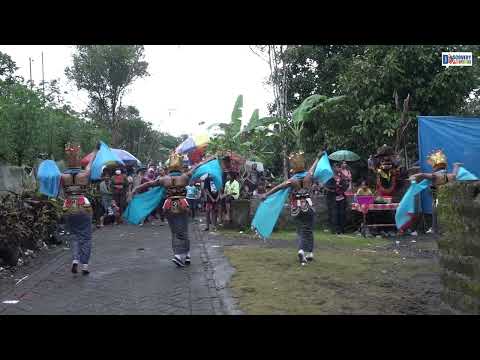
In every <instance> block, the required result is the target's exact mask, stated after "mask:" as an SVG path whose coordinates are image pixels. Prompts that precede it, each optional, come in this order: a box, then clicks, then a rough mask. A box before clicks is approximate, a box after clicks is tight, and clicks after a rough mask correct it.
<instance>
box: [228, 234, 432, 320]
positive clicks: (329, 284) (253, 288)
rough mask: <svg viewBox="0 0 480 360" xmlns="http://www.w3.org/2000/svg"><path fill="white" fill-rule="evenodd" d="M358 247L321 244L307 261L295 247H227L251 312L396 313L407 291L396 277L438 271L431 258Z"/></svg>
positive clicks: (237, 288)
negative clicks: (305, 262)
mask: <svg viewBox="0 0 480 360" xmlns="http://www.w3.org/2000/svg"><path fill="white" fill-rule="evenodd" d="M317 239H319V241H325V242H327V241H338V238H335V239H331V236H330V237H328V236H327V235H324V236H319V237H318V238H317ZM354 239H355V240H356V241H362V240H360V239H357V238H354ZM354 239H347V240H346V241H345V243H349V242H353V240H354ZM367 240H370V241H372V240H371V239H367ZM356 248H358V246H357V247H356ZM356 248H355V247H354V248H349V249H348V248H346V247H345V248H343V249H322V250H319V251H317V252H316V253H315V261H314V262H312V263H309V264H308V265H307V266H304V267H301V266H300V265H299V264H298V262H297V261H296V251H295V250H294V249H283V248H282V249H278V248H261V247H242V248H238V247H229V248H225V250H224V251H225V255H226V256H227V257H228V258H229V260H230V262H231V264H232V265H233V267H234V268H235V269H236V272H235V274H234V275H233V277H232V279H231V281H230V284H229V286H230V287H231V289H232V290H233V292H234V294H235V295H236V296H237V297H238V299H239V304H240V308H241V309H242V310H243V311H245V312H246V313H247V314H352V313H353V314H381V313H388V314H395V313H398V304H402V303H403V302H404V301H405V300H404V297H405V295H406V294H405V289H404V288H399V287H397V286H395V284H396V282H398V281H400V282H402V281H403V283H404V284H405V283H408V282H409V281H410V279H411V278H412V276H415V275H420V276H428V274H431V273H432V272H435V271H438V268H437V265H436V263H432V261H430V260H426V259H406V260H402V258H401V257H400V256H399V255H395V254H393V252H388V253H387V252H380V251H379V252H374V250H369V251H357V249H356Z"/></svg>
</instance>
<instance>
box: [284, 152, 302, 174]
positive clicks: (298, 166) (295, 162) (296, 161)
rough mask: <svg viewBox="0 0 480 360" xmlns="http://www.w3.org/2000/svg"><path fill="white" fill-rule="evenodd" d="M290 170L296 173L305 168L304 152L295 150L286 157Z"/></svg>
mask: <svg viewBox="0 0 480 360" xmlns="http://www.w3.org/2000/svg"><path fill="white" fill-rule="evenodd" d="M288 161H289V163H290V168H291V171H292V172H294V173H296V172H299V171H303V170H305V154H304V153H303V151H302V152H296V153H293V154H291V155H290V156H289V157H288Z"/></svg>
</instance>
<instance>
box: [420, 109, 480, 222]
mask: <svg viewBox="0 0 480 360" xmlns="http://www.w3.org/2000/svg"><path fill="white" fill-rule="evenodd" d="M418 147H419V157H420V168H421V171H422V172H431V171H432V167H431V166H430V165H429V164H428V163H427V156H428V155H429V153H430V152H431V151H433V150H437V149H442V150H443V152H444V153H445V155H446V156H447V159H448V171H449V172H450V171H452V167H453V163H455V162H461V163H463V166H464V167H465V168H466V169H468V171H470V172H471V173H472V174H473V175H474V176H476V177H480V118H479V117H456V116H419V117H418ZM422 209H423V212H424V213H427V214H431V213H432V196H431V192H430V190H429V189H427V190H426V191H423V192H422Z"/></svg>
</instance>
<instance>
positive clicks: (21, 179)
mask: <svg viewBox="0 0 480 360" xmlns="http://www.w3.org/2000/svg"><path fill="white" fill-rule="evenodd" d="M35 186H36V184H35V177H34V176H33V174H32V173H31V172H28V170H26V169H25V168H24V167H21V166H9V165H0V195H1V194H2V193H5V192H7V191H13V192H15V193H17V194H20V193H21V192H22V191H23V190H35Z"/></svg>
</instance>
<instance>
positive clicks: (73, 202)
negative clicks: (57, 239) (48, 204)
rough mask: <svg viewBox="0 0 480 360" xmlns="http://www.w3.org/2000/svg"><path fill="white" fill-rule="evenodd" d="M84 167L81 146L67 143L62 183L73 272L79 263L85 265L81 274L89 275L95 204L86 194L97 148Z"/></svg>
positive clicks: (76, 270) (75, 271)
mask: <svg viewBox="0 0 480 360" xmlns="http://www.w3.org/2000/svg"><path fill="white" fill-rule="evenodd" d="M99 149H100V144H98V146H97V149H96V150H95V151H94V153H93V156H92V158H91V160H90V162H89V163H88V165H87V166H86V168H85V170H82V169H81V168H80V157H79V155H80V146H71V145H68V146H67V147H66V149H65V154H66V159H67V164H68V168H67V169H66V170H65V171H64V172H63V174H62V175H61V180H60V185H61V187H62V188H63V191H64V196H65V200H64V204H63V210H64V214H65V215H64V216H65V222H66V224H67V227H68V228H69V231H70V233H71V234H72V235H73V237H72V252H73V261H72V273H74V274H76V273H77V272H78V266H79V264H81V265H82V274H83V275H88V274H89V269H88V263H89V261H90V253H91V249H92V206H91V204H90V202H89V201H88V199H87V197H86V193H87V187H88V184H89V182H90V170H91V166H92V163H93V161H94V160H95V156H96V154H97V151H98V150H99Z"/></svg>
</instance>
